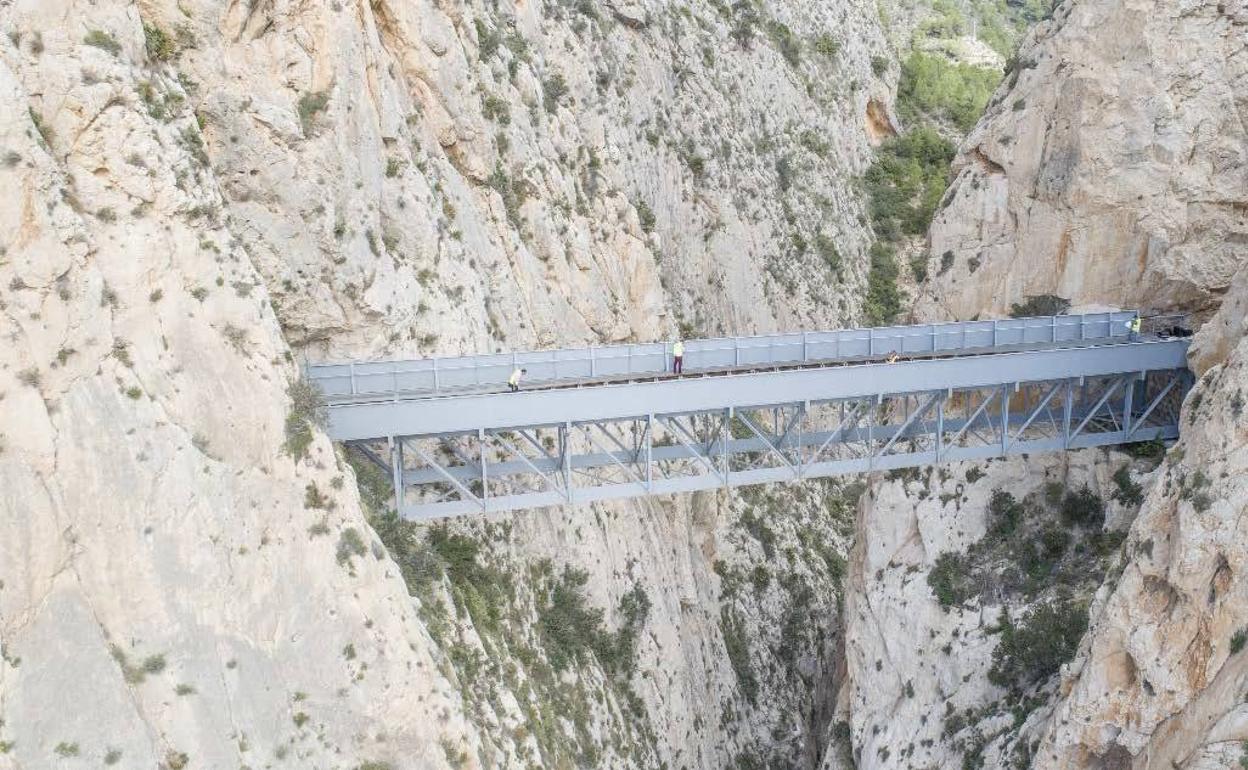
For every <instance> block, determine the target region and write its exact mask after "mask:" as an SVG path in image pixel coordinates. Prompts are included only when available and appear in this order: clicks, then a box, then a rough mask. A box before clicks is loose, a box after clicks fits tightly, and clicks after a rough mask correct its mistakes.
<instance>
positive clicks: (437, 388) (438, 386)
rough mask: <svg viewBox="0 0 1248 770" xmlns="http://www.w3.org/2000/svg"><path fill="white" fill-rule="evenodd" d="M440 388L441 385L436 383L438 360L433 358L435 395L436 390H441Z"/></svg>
mask: <svg viewBox="0 0 1248 770" xmlns="http://www.w3.org/2000/svg"><path fill="white" fill-rule="evenodd" d="M441 387H442V385H441V383H439V382H438V359H437V358H434V359H433V392H434V393H437V392H438V390H440V389H441Z"/></svg>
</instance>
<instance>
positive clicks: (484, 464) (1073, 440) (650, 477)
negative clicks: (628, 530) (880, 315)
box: [309, 313, 1191, 519]
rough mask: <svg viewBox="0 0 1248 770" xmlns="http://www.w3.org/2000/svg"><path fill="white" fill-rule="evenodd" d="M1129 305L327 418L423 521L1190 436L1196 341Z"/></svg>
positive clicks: (394, 399)
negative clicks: (1185, 417) (1134, 334)
mask: <svg viewBox="0 0 1248 770" xmlns="http://www.w3.org/2000/svg"><path fill="white" fill-rule="evenodd" d="M1119 316H1125V318H1126V320H1130V319H1131V318H1134V317H1135V314H1134V313H1127V314H1099V316H1098V317H1096V318H1095V319H1094V317H1092V316H1085V317H1082V318H1081V317H1079V316H1069V317H1067V316H1063V317H1056V318H1045V319H1023V321H1022V322H1021V323H1018V324H1015V323H1014V322H1012V321H1010V322H1007V321H1001V322H999V324H998V326H997V329H996V334H997V335H998V337H997V339H998V345H997V346H996V347H992V346H985V345H983V344H981V343H982V340H977V339H976V338H975V335H976V334H981V333H982V330H983V328H984V327H983V324H985V323H986V324H989V327H991V324H992V322H971V323H968V324H963V325H962V326H965V327H967V328H966V329H965V330H964V331H965V332H966V334H965V336H963V334H962V330H958V329H956V328H954V327H957V326H959V325H958V324H942V325H936V326H932V325H927V326H917V327H892V328H891V329H889V330H888V331H889V332H890V333H889V334H888V335H883V334H878V335H877V334H875V333H871V334H869V335H868V336H867V340H868V345H872V346H876V347H874V348H873V350H874V352H875V354H876V355H877V356H878V355H879V354H880V353H881V352H883V350H884V349H885V348H887V347H889V346H888V345H885V344H883V343H880V342H879V340H881V339H885V338H891V339H893V340H897V341H898V342H895V343H894V345H895V346H896V347H898V348H905V354H906V355H907V358H906V359H905V360H899V361H896V362H893V363H890V362H886V361H876V360H868V361H866V362H862V361H858V360H855V359H856V358H860V357H862V351H861V350H856V351H853V352H852V353H851V354H850V355H849V356H845V357H841V358H819V359H817V360H815V359H812V358H811V357H810V355H809V354H810V353H811V350H812V349H811V347H810V345H811V343H810V339H809V338H810V336H812V335H809V334H808V335H798V337H799V338H800V337H801V336H806V337H807V340H806V342H805V348H804V350H805V352H806V353H807V355H806V356H803V357H802V358H798V359H796V360H793V359H792V358H786V359H783V360H781V359H778V358H777V359H769V360H763V361H757V362H752V363H751V364H750V365H749V368H746V367H744V366H743V367H740V368H738V367H730V368H727V369H725V368H720V367H715V366H702V367H698V369H697V371H696V372H695V371H694V370H693V369H692V367H690V368H687V369H686V376H684V377H680V378H676V377H672V376H663V375H661V374H660V373H658V372H644V373H643V372H632V373H630V374H623V375H620V376H618V377H617V378H611V379H607V380H606V381H603V380H601V379H595V380H589V381H587V379H586V378H584V377H580V376H577V375H576V374H573V375H572V376H570V377H568V378H566V379H565V378H562V377H560V378H559V379H555V378H548V379H547V380H546V381H545V382H544V383H543V384H542V386H541V387H539V388H537V389H532V390H524V391H522V392H520V393H506V392H503V393H498V392H473V391H472V390H469V391H468V392H463V391H461V392H458V393H453V394H441V393H429V392H424V393H420V391H419V390H417V391H415V392H407V391H405V390H403V389H394V388H391V389H390V390H389V391H388V392H387V393H386V394H385V395H384V396H382V397H380V398H377V397H373V398H367V397H365V396H364V394H363V393H362V392H361V391H360V390H359V388H358V387H357V388H356V392H355V393H352V392H350V390H348V391H347V392H345V393H342V392H338V393H335V392H334V390H333V388H332V381H331V383H330V384H331V387H326V388H325V390H326V391H327V392H328V394H329V395H328V399H329V402H330V408H329V420H330V422H329V432H330V435H331V437H333V438H334V439H335V440H338V441H343V442H347V443H348V444H350V445H351V446H352V447H353V448H354V449H355V450H356V451H359V452H361V453H362V454H363V455H364V456H366V457H367V458H369V459H370V460H371V461H373V462H375V463H377V464H378V465H379V466H380V467H381V468H383V469H384V470H385V471H386V473H387V474H390V475H391V478H392V483H393V484H394V488H395V489H396V490H397V492H396V500H397V504H398V509H399V512H400V514H401V515H402V516H404V517H405V518H412V519H429V518H438V517H444V516H455V515H462V514H468V513H490V512H498V511H507V510H515V509H521V508H531V507H538V506H546V505H576V504H579V503H585V502H590V501H594V500H609V499H620V498H627V497H638V496H645V495H657V494H671V493H677V492H688V491H693V490H699V489H711V488H715V487H720V486H738V485H745V484H759V483H767V482H775V481H797V480H802V479H811V478H819V477H824V476H831V475H839V474H846V473H859V472H869V471H875V470H887V469H893V468H901V467H906V466H917V465H927V464H932V463H940V462H947V461H956V460H972V459H985V458H989V457H999V456H1005V455H1013V454H1023V453H1029V452H1043V451H1059V450H1065V449H1075V448H1082V447H1092V446H1105V445H1111V444H1121V443H1128V442H1133V441H1144V440H1153V439H1162V440H1169V439H1173V438H1176V437H1177V436H1178V429H1179V425H1178V418H1179V408H1180V406H1181V403H1182V398H1183V396H1184V394H1185V392H1186V390H1187V389H1188V387H1189V386H1190V383H1191V375H1190V373H1189V372H1188V371H1187V368H1186V351H1187V342H1186V340H1183V339H1158V338H1153V337H1145V338H1142V339H1139V340H1131V339H1129V338H1128V332H1127V327H1126V321H1125V320H1121V319H1120V318H1119ZM1071 319H1080V320H1079V322H1078V323H1077V324H1072V323H1071V322H1070V321H1071ZM1006 324H1010V326H1009V327H1007V328H1008V330H1005V329H1003V328H1002V327H1005V325H1006ZM1119 324H1121V331H1118V330H1117V328H1116V326H1117V325H1119ZM1040 329H1048V330H1049V332H1048V334H1047V335H1046V336H1045V337H1044V338H1040V339H1036V338H1035V337H1037V336H1039V333H1038V332H1037V331H1036V330H1040ZM880 331H882V330H876V332H880ZM894 332H896V333H894ZM989 333H990V334H991V333H992V332H991V331H989ZM1072 334H1074V335H1076V336H1071V335H1072ZM1005 335H1010V336H1005ZM783 336H791V335H783ZM759 339H765V338H744V340H745V341H748V342H753V341H756V340H759ZM955 339H957V340H962V339H965V340H966V341H967V342H966V344H964V345H962V346H960V347H955V346H953V345H951V344H949V343H951V342H952V340H955ZM823 342H824V340H820V341H819V343H816V344H822V343H823ZM840 342H841V343H842V344H843V343H844V340H841V341H840ZM692 345H693V343H687V344H686V351H687V352H686V360H687V361H689V360H690V359H689V356H690V352H691V351H692ZM906 345H910V347H905V346H906ZM719 347H720V348H722V347H723V346H719ZM747 347H748V348H749V349H755V348H754V347H752V346H744V345H741V344H738V345H736V346H734V349H736V350H741V349H743V348H747ZM1003 347H1004V349H1005V351H1007V352H1000V351H1001V350H1002V348H1003ZM1020 348H1022V349H1020ZM771 349H772V350H780V351H781V353H780V355H782V356H788V357H791V356H793V355H794V351H793V350H791V349H786V348H777V347H776V346H774V345H773V346H772V348H771ZM819 355H826V351H824V352H822V353H819ZM561 360H568V359H561ZM320 371H323V369H322V370H320ZM309 373H310V375H311V376H312V377H313V379H314V380H317V381H318V382H320V383H321V384H322V385H323V386H324V385H325V379H324V377H318V376H317V370H315V369H313V370H310V372H309ZM357 383H358V380H357ZM472 387H473V388H475V387H476V386H475V383H474V384H473V386H472ZM382 447H385V449H382ZM386 454H388V457H383V455H386Z"/></svg>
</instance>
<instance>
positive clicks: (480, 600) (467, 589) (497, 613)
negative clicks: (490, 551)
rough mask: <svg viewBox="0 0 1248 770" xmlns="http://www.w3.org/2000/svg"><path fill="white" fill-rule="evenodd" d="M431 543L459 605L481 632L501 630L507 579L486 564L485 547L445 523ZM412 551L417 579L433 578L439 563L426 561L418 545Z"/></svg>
mask: <svg viewBox="0 0 1248 770" xmlns="http://www.w3.org/2000/svg"><path fill="white" fill-rule="evenodd" d="M383 542H384V541H383ZM428 543H429V547H430V548H431V549H432V550H433V552H434V553H435V554H436V555H437V557H438V559H439V560H440V561H441V563H442V569H444V570H445V574H446V577H447V579H448V580H449V581H450V583H451V597H452V598H453V599H454V601H455V605H456V606H457V607H458V608H460V609H462V610H463V611H464V612H466V613H467V614H468V616H469V617H470V618H472V623H473V625H474V626H476V627H477V630H478V632H481V631H497V630H498V629H499V624H500V623H501V621H502V616H503V606H504V604H505V603H506V596H505V594H504V591H503V585H504V578H503V576H502V574H501V573H500V572H499V571H498V570H497V569H495V568H494V567H490V566H488V565H486V564H484V563H482V561H481V559H480V552H481V546H480V545H479V544H478V543H477V541H476V540H473V539H472V538H471V537H468V536H467V535H461V534H459V533H457V532H452V531H451V530H450V529H449V528H448V527H446V526H445V525H442V526H437V527H432V528H431V529H430V530H429V533H428ZM408 554H409V557H410V559H411V563H410V569H411V570H412V573H413V574H414V575H415V576H416V579H417V580H418V581H419V580H424V579H433V577H434V576H435V574H436V572H435V571H436V569H437V567H436V565H433V564H429V563H428V562H427V561H425V559H424V556H423V555H422V554H420V553H419V550H418V549H416V548H413V549H412V550H409V551H408ZM404 577H407V574H405V575H404Z"/></svg>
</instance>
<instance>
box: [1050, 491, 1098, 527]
mask: <svg viewBox="0 0 1248 770" xmlns="http://www.w3.org/2000/svg"><path fill="white" fill-rule="evenodd" d="M1061 513H1062V521H1064V522H1066V523H1067V524H1075V525H1080V526H1084V527H1093V528H1097V529H1099V528H1100V527H1102V526H1104V524H1105V501H1104V500H1102V499H1101V498H1100V496H1099V495H1097V494H1096V493H1094V492H1093V491H1092V490H1091V489H1089V488H1088V485H1087V484H1084V485H1083V486H1082V487H1080V488H1079V489H1077V490H1075V491H1074V492H1067V493H1066V496H1065V497H1064V498H1062V511H1061Z"/></svg>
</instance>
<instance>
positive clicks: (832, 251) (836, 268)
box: [815, 233, 841, 273]
mask: <svg viewBox="0 0 1248 770" xmlns="http://www.w3.org/2000/svg"><path fill="white" fill-rule="evenodd" d="M815 253H816V254H818V255H819V257H820V258H821V259H822V260H823V263H824V264H825V265H827V266H828V270H830V271H832V272H834V273H839V272H840V270H841V253H840V252H839V251H837V248H836V243H835V242H833V240H832V239H831V238H829V237H828V236H827V235H824V234H823V233H818V234H816V235H815Z"/></svg>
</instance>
